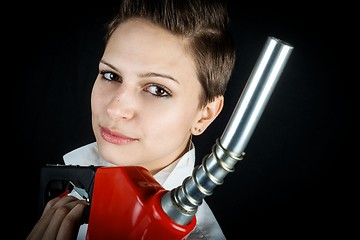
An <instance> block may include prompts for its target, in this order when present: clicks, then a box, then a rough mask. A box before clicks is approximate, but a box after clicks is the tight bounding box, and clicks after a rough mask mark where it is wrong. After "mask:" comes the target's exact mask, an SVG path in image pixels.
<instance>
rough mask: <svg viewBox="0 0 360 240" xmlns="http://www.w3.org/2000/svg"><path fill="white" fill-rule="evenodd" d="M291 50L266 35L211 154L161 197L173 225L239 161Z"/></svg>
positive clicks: (188, 217)
mask: <svg viewBox="0 0 360 240" xmlns="http://www.w3.org/2000/svg"><path fill="white" fill-rule="evenodd" d="M292 50H293V47H292V46H291V45H289V44H288V43H286V42H284V41H282V40H280V39H277V38H275V37H271V36H270V37H268V38H267V41H266V43H265V45H264V47H263V49H262V51H261V53H260V56H259V58H258V60H257V62H256V64H255V67H254V69H253V71H252V72H251V74H250V77H249V79H248V81H247V83H246V85H245V88H244V90H243V92H242V94H241V95H240V98H239V100H238V102H237V104H236V106H235V109H234V111H233V113H232V115H231V117H230V120H229V122H228V124H227V125H226V127H225V130H224V132H223V134H222V136H221V137H220V138H218V139H217V140H216V143H215V144H214V145H213V147H212V150H211V153H210V154H208V155H206V156H205V157H204V158H203V159H202V163H201V164H200V165H198V166H197V167H195V168H194V171H193V173H192V175H191V176H189V177H187V178H186V179H184V181H183V182H182V185H181V186H179V187H177V188H174V189H172V190H171V191H169V192H167V193H166V194H165V195H164V196H163V197H162V199H161V206H162V208H163V210H164V212H165V213H166V214H167V215H168V216H169V217H170V218H171V219H172V220H173V221H174V222H176V223H177V224H180V225H186V224H188V223H189V222H190V221H191V219H192V218H193V217H194V216H195V214H196V212H197V209H198V207H199V206H200V205H201V204H202V201H203V199H204V198H205V197H207V196H210V195H212V194H213V190H214V188H215V187H216V186H218V185H221V184H223V181H224V178H225V177H226V176H227V174H228V173H230V172H233V171H234V170H235V168H234V167H235V164H236V163H237V162H238V161H240V160H242V159H243V157H244V155H245V152H244V151H245V148H246V145H247V144H248V141H249V139H250V138H251V136H252V133H253V131H254V129H255V127H256V125H257V123H258V121H259V119H260V117H261V115H262V113H263V111H264V109H265V106H266V105H267V102H268V100H269V98H270V96H271V94H272V92H273V90H274V87H275V85H276V83H277V82H278V79H279V77H280V75H281V73H282V71H283V68H284V66H285V65H286V62H287V60H288V58H289V56H290V54H291V52H292Z"/></svg>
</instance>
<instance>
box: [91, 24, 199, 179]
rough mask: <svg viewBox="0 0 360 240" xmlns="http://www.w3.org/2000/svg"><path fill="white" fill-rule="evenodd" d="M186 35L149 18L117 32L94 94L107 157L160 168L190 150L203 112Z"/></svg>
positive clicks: (98, 136) (94, 113)
mask: <svg viewBox="0 0 360 240" xmlns="http://www.w3.org/2000/svg"><path fill="white" fill-rule="evenodd" d="M200 93H201V85H200V83H199V81H198V79H197V76H196V71H195V63H194V59H193V58H192V56H191V55H190V53H189V52H188V51H187V50H186V41H185V40H183V39H181V38H178V37H176V36H174V35H172V34H170V33H169V32H167V31H166V30H164V29H162V28H160V27H158V26H156V25H154V24H152V23H150V22H148V21H146V20H140V19H136V20H131V21H127V22H125V23H123V24H121V25H120V26H119V27H118V28H117V30H116V31H115V32H114V33H113V35H112V36H111V38H110V39H109V41H108V44H107V46H106V48H105V51H104V54H103V57H102V59H101V61H100V64H99V75H98V76H97V79H96V81H95V83H94V86H93V90H92V95H91V108H92V125H93V130H94V134H95V137H96V140H97V143H98V146H99V151H100V154H101V156H102V157H103V159H104V160H106V161H108V162H110V163H113V164H115V165H119V166H126V165H137V166H143V167H146V168H147V169H148V170H149V171H150V172H152V173H156V172H157V171H159V170H160V169H161V168H163V167H165V166H167V165H169V164H170V163H171V162H173V161H174V160H175V159H177V158H178V157H179V156H181V154H182V153H184V151H185V150H186V146H187V143H188V139H189V136H190V131H191V127H192V126H193V125H194V123H196V121H197V120H198V119H199V116H200V115H201V109H199V96H200Z"/></svg>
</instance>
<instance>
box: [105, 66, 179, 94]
mask: <svg viewBox="0 0 360 240" xmlns="http://www.w3.org/2000/svg"><path fill="white" fill-rule="evenodd" d="M100 75H101V76H102V79H103V80H105V81H108V82H112V81H115V82H118V83H122V79H121V77H119V76H118V75H117V74H116V73H113V72H111V71H105V70H102V71H100ZM106 75H110V77H106ZM152 87H156V88H157V89H155V91H157V92H160V95H157V94H154V93H152V92H150V91H149V88H152ZM144 91H145V92H148V93H149V94H151V95H152V96H154V97H159V98H163V97H171V96H172V95H171V91H170V90H169V89H168V88H166V87H165V86H164V85H161V84H155V83H150V84H147V85H146V86H145V88H144Z"/></svg>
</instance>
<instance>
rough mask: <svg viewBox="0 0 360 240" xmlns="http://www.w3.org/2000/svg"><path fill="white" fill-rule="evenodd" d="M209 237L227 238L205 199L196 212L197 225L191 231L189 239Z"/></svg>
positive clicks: (214, 239)
mask: <svg viewBox="0 0 360 240" xmlns="http://www.w3.org/2000/svg"><path fill="white" fill-rule="evenodd" d="M192 239H208V240H225V239H226V238H225V236H224V233H223V231H222V229H221V227H220V225H219V223H218V221H217V220H216V218H215V216H214V214H213V212H212V211H211V209H210V207H209V205H208V204H207V203H206V202H205V201H203V203H202V204H201V206H200V207H199V208H198V211H197V213H196V226H195V229H194V230H193V231H192V232H191V233H190V235H189V237H188V238H187V240H192Z"/></svg>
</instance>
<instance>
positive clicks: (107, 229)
mask: <svg viewBox="0 0 360 240" xmlns="http://www.w3.org/2000/svg"><path fill="white" fill-rule="evenodd" d="M166 192H167V190H165V189H164V188H163V187H162V186H161V185H160V184H159V183H158V182H157V181H156V180H155V179H154V178H153V177H152V175H151V174H150V172H149V171H148V170H146V169H145V168H143V167H135V166H133V167H100V168H98V169H97V171H96V175H95V180H94V188H93V195H92V201H91V209H90V217H89V225H88V232H87V237H86V239H87V240H97V239H101V240H103V239H129V240H131V239H133V240H138V239H143V240H146V239H148V240H150V239H151V240H153V239H157V240H162V239H164V240H165V239H166V240H169V239H170V240H176V239H186V237H187V235H189V234H190V232H191V231H192V230H193V228H194V227H195V224H196V218H195V217H193V218H192V220H191V221H190V222H189V223H188V224H186V225H180V224H177V223H175V222H174V221H173V220H172V219H171V218H169V216H168V215H167V214H166V213H165V212H164V210H163V209H162V207H161V198H162V196H163V195H164V194H165V193H166Z"/></svg>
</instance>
